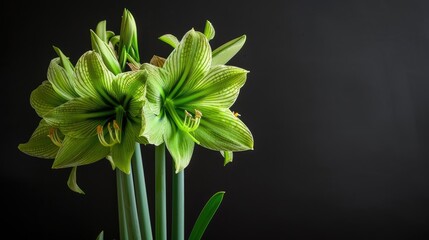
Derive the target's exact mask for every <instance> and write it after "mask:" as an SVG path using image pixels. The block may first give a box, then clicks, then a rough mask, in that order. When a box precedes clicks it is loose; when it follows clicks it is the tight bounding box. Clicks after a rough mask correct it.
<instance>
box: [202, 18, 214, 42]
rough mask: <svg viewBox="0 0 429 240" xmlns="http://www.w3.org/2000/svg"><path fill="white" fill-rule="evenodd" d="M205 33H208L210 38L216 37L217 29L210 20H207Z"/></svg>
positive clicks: (207, 35)
mask: <svg viewBox="0 0 429 240" xmlns="http://www.w3.org/2000/svg"><path fill="white" fill-rule="evenodd" d="M204 35H206V37H207V39H208V40H212V39H213V38H214V37H215V29H214V27H213V25H212V23H211V22H210V21H209V20H207V21H206V26H205V28H204Z"/></svg>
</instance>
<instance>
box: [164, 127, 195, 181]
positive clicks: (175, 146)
mask: <svg viewBox="0 0 429 240" xmlns="http://www.w3.org/2000/svg"><path fill="white" fill-rule="evenodd" d="M188 134H189V133H186V132H184V131H182V130H180V129H177V128H175V126H172V127H171V128H170V131H169V132H167V133H166V137H165V145H166V146H167V149H168V151H169V152H170V154H171V157H172V158H173V161H174V163H175V169H176V173H178V172H180V171H182V170H183V169H185V168H186V166H188V164H189V162H190V161H191V157H192V153H193V152H194V145H195V143H194V141H193V140H192V138H190V137H189V136H188Z"/></svg>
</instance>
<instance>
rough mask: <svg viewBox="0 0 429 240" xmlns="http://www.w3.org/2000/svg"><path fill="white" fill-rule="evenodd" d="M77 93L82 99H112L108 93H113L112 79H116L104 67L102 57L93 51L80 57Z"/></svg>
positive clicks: (77, 68)
mask: <svg viewBox="0 0 429 240" xmlns="http://www.w3.org/2000/svg"><path fill="white" fill-rule="evenodd" d="M75 71H76V78H77V79H76V84H75V86H76V92H77V93H78V94H79V95H80V96H82V97H93V98H94V99H99V98H100V97H99V96H103V97H105V98H108V99H110V97H109V96H108V93H109V92H111V88H112V79H113V77H114V75H113V73H111V72H110V71H109V70H108V69H107V67H106V66H105V65H104V63H103V60H102V59H101V57H100V55H99V54H98V53H96V52H93V51H88V52H86V53H85V54H83V55H82V57H80V59H79V61H78V62H77V64H76V69H75Z"/></svg>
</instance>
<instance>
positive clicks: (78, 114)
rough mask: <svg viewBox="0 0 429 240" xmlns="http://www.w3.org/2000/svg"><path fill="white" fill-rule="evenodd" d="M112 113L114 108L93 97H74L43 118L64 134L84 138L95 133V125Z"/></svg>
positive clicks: (103, 122)
mask: <svg viewBox="0 0 429 240" xmlns="http://www.w3.org/2000/svg"><path fill="white" fill-rule="evenodd" d="M114 114H115V110H112V109H111V108H109V107H108V106H107V105H105V104H102V103H100V102H97V101H95V100H94V99H93V98H88V97H87V98H75V99H72V100H70V101H68V102H66V103H64V104H63V105H61V106H59V107H57V108H55V109H53V110H52V111H50V112H49V113H48V114H46V115H45V120H46V122H48V123H49V124H50V125H52V126H54V127H58V128H59V129H60V130H61V131H62V132H63V133H64V134H65V135H69V136H71V137H75V138H85V137H90V136H95V135H97V126H98V125H102V126H103V125H104V124H105V123H106V122H107V121H108V119H109V118H110V117H111V116H114Z"/></svg>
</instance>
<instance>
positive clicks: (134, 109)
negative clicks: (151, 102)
mask: <svg viewBox="0 0 429 240" xmlns="http://www.w3.org/2000/svg"><path fill="white" fill-rule="evenodd" d="M146 78H147V73H146V71H144V70H139V71H132V72H126V73H120V74H118V75H117V76H116V78H115V80H114V81H113V91H114V93H115V95H116V99H118V100H119V101H120V102H123V103H127V104H129V109H128V111H129V113H130V114H131V115H132V116H133V117H136V116H137V115H138V114H141V110H142V108H143V104H144V100H145V95H146V85H145V83H146Z"/></svg>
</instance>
